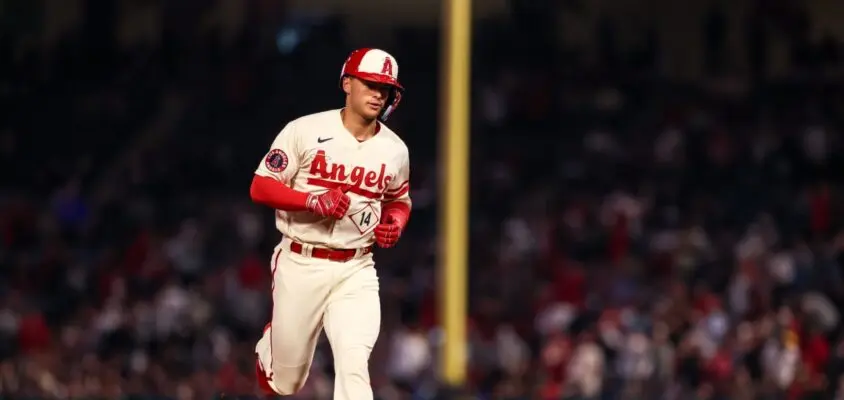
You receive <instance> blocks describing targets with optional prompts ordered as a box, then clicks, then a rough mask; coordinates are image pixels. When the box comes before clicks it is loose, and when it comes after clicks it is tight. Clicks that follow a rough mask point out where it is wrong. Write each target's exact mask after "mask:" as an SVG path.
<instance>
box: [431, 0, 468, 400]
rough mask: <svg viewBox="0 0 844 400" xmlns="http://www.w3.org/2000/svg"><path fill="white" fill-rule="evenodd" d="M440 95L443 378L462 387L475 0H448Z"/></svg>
mask: <svg viewBox="0 0 844 400" xmlns="http://www.w3.org/2000/svg"><path fill="white" fill-rule="evenodd" d="M442 29H443V35H442V38H443V42H442V45H441V48H442V51H443V54H442V55H443V57H442V70H441V72H440V76H441V81H440V82H441V87H440V93H441V95H442V98H441V104H442V107H443V108H442V109H441V111H440V113H441V115H440V118H441V120H440V124H441V125H440V135H441V136H440V145H441V150H440V160H441V161H443V162H444V163H443V164H442V170H441V174H442V175H441V178H442V181H443V182H444V183H443V187H442V190H441V193H442V196H441V199H440V223H439V228H440V238H441V240H442V242H441V249H443V250H444V253H443V258H442V259H441V260H440V273H439V277H440V285H439V287H440V290H441V292H440V316H441V321H442V323H443V329H444V334H445V342H444V345H443V347H442V349H443V350H442V354H441V361H442V365H441V368H440V373H441V375H442V376H441V378H442V379H443V381H444V382H445V383H446V384H449V385H452V386H456V387H459V386H462V385H463V383H464V380H465V377H466V355H467V349H466V302H467V282H466V281H467V279H466V276H467V263H468V247H469V243H468V240H467V238H468V226H467V225H468V222H469V221H468V219H469V100H470V97H469V93H470V89H469V88H470V78H471V77H470V58H471V29H472V2H471V0H443V19H442Z"/></svg>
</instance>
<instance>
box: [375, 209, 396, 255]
mask: <svg viewBox="0 0 844 400" xmlns="http://www.w3.org/2000/svg"><path fill="white" fill-rule="evenodd" d="M401 231H402V226H401V225H400V224H399V222H398V221H397V220H396V219H395V218H393V216H392V215H387V216H386V217H384V220H383V221H382V222H381V223H380V224H378V225H377V226H376V227H375V243H376V244H378V247H381V248H385V249H386V248H389V247H393V246H395V245H396V243H397V242H398V241H399V237H401Z"/></svg>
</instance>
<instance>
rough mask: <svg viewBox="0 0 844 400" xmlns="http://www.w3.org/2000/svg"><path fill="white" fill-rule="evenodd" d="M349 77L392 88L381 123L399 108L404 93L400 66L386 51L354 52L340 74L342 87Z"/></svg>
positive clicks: (360, 50) (362, 50)
mask: <svg viewBox="0 0 844 400" xmlns="http://www.w3.org/2000/svg"><path fill="white" fill-rule="evenodd" d="M347 76H353V77H355V78H358V79H362V80H365V81H369V82H377V83H383V84H386V85H390V86H392V90H390V94H389V97H388V98H387V101H386V103H385V106H384V109H383V110H381V114H379V115H378V119H380V120H381V121H386V120H387V118H388V117H389V116H390V114H391V113H392V112H393V111H395V109H396V107H398V106H399V102H400V101H401V95H402V92H403V91H404V88H403V87H402V86H401V84H399V79H398V78H399V64H398V63H397V62H396V59H395V58H394V57H393V56H391V55H390V54H389V53H387V52H386V51H384V50H379V49H357V50H355V51H353V52H352V54H350V55H349V58H347V59H346V62H345V63H343V70H342V71H341V72H340V85H342V84H343V78H344V77H347Z"/></svg>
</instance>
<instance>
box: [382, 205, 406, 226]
mask: <svg viewBox="0 0 844 400" xmlns="http://www.w3.org/2000/svg"><path fill="white" fill-rule="evenodd" d="M381 216H382V218H384V219H386V217H388V216H389V217H392V219H393V221H395V222H396V223H397V224H399V226H401V227H402V229H404V227H405V226H406V225H407V221H408V220H409V219H410V204H408V203H407V202H404V201H401V200H394V201H390V202H385V203H384V204H383V205H382V206H381Z"/></svg>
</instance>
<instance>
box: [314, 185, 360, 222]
mask: <svg viewBox="0 0 844 400" xmlns="http://www.w3.org/2000/svg"><path fill="white" fill-rule="evenodd" d="M348 191H349V186H343V187H339V188H334V189H331V190H329V191H327V192H325V193H322V194H312V195H310V197H308V211H310V212H312V213H314V214H316V215H319V216H320V217H330V218H334V219H340V218H343V217H344V216H345V215H346V211H349V204H350V203H351V200H350V199H349V196H348V195H347V194H346V192H348Z"/></svg>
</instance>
